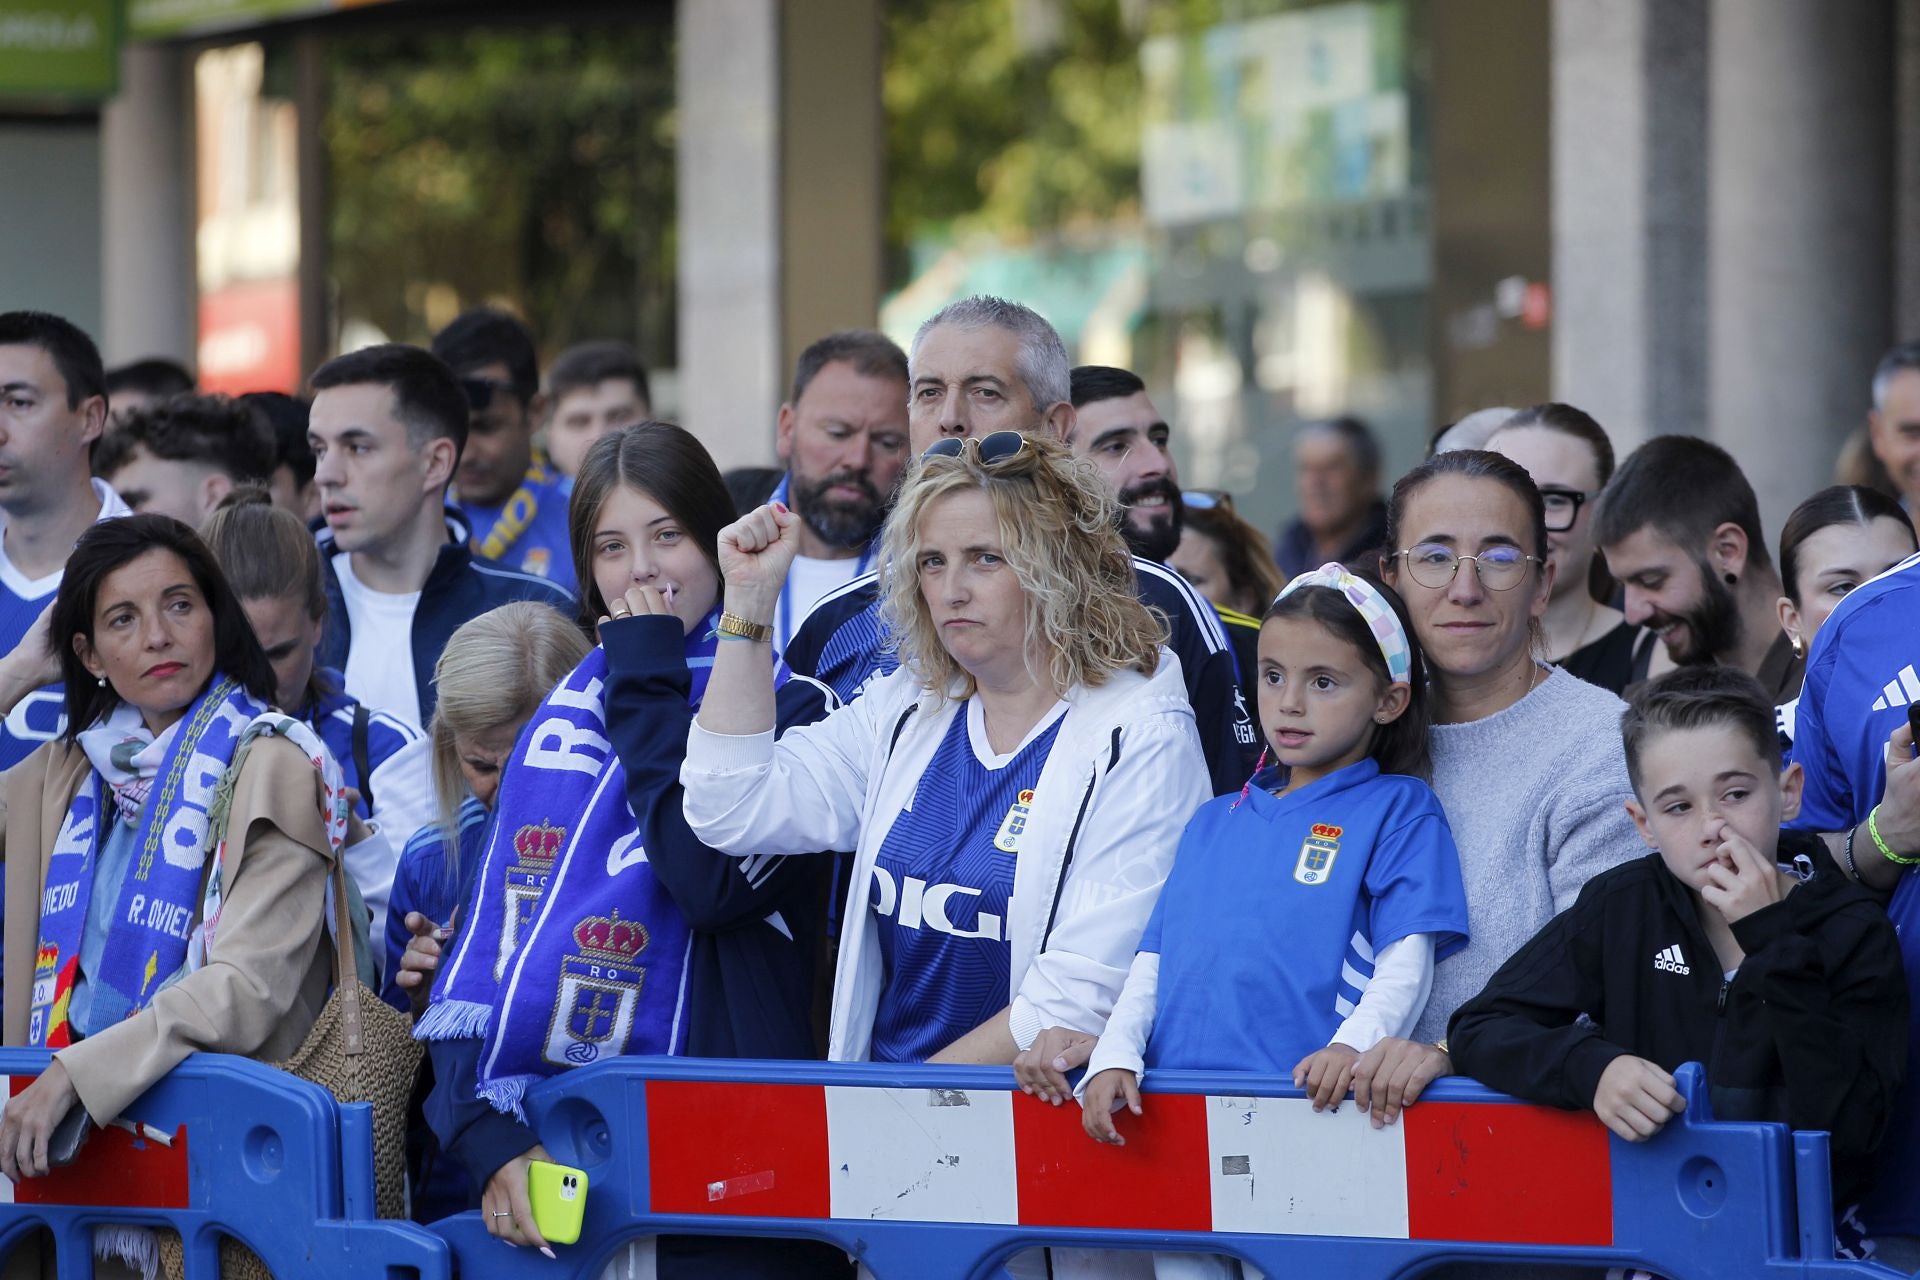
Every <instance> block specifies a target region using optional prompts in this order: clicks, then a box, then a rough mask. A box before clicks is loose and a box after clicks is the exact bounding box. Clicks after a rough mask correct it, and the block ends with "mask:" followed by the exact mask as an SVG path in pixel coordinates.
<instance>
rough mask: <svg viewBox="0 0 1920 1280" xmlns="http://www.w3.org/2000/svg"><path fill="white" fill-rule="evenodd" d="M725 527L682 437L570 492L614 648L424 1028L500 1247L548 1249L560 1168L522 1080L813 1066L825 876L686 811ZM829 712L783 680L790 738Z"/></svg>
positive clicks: (589, 662) (518, 801)
mask: <svg viewBox="0 0 1920 1280" xmlns="http://www.w3.org/2000/svg"><path fill="white" fill-rule="evenodd" d="M732 513H733V504H732V502H731V500H730V499H729V498H728V496H727V490H726V485H725V484H724V483H723V482H722V481H721V478H720V472H719V470H718V468H716V467H715V466H714V465H713V460H712V459H711V458H710V457H709V456H708V455H707V451H706V450H705V449H704V448H703V447H702V446H701V444H700V442H699V441H698V440H696V439H695V438H694V437H693V436H692V435H691V434H690V433H688V432H686V431H683V430H681V429H680V428H679V427H676V426H672V425H670V424H667V423H661V422H649V423H643V424H641V425H639V426H633V427H625V428H622V429H620V430H617V431H614V432H611V433H610V434H608V435H605V436H603V437H601V438H600V440H599V441H597V442H596V443H595V444H594V446H593V447H592V448H591V449H590V450H588V451H587V455H586V457H585V458H584V459H583V460H582V462H581V464H580V471H579V475H578V477H577V478H576V480H575V482H574V489H573V499H572V504H571V507H570V508H569V514H568V522H569V539H568V540H569V542H570V544H571V546H572V548H573V556H574V562H575V566H576V568H577V570H578V573H579V580H580V584H581V588H582V590H581V595H582V598H583V600H584V602H585V611H586V614H587V615H588V618H589V620H590V621H597V624H598V632H599V638H600V643H599V645H598V646H596V647H595V648H594V649H592V650H591V651H589V652H588V654H587V656H586V657H585V658H584V659H583V660H581V662H580V663H579V664H578V665H577V666H576V667H574V668H573V670H572V671H570V672H569V673H568V674H567V675H566V677H565V678H564V679H562V680H561V681H560V683H559V684H558V686H556V687H555V688H554V689H553V690H552V691H551V692H549V693H548V694H547V695H546V699H545V701H544V702H542V703H541V704H540V706H539V707H538V709H536V710H535V711H534V712H533V715H532V717H531V723H530V725H529V727H528V728H527V729H526V730H525V731H524V732H523V733H522V734H521V735H520V737H519V739H518V741H517V743H516V744H515V748H514V751H513V753H512V754H511V756H509V758H508V760H507V763H506V767H505V769H504V771H503V773H502V775H501V778H500V787H499V791H498V794H497V795H496V796H495V798H494V806H493V815H492V820H491V828H490V835H489V836H488V838H487V840H486V842H485V846H484V852H483V853H482V854H481V856H480V861H479V864H478V870H477V871H476V872H475V873H474V878H473V887H472V890H471V892H470V894H469V895H468V897H467V899H466V900H465V901H464V902H463V903H462V905H461V907H460V909H459V912H458V928H457V930H456V931H455V932H454V936H453V941H452V942H451V943H450V944H449V947H448V952H447V955H446V956H445V957H444V959H443V961H442V963H441V964H440V966H439V973H438V977H437V980H436V982H435V986H434V991H433V995H432V999H431V1001H430V1002H429V1004H428V1006H427V1011H426V1014H425V1015H424V1016H423V1017H422V1019H421V1021H420V1024H419V1033H418V1034H419V1036H420V1038H421V1039H423V1040H427V1041H428V1042H429V1047H430V1052H431V1053H432V1058H433V1070H434V1078H435V1084H434V1091H433V1093H432V1095H431V1096H430V1097H429V1098H428V1100H427V1105H426V1115H427V1120H428V1123H429V1124H430V1125H431V1126H432V1127H433V1131H434V1133H435V1135H436V1137H437V1138H438V1139H439V1141H440V1143H441V1146H442V1147H443V1148H444V1149H445V1150H447V1151H449V1152H451V1153H452V1154H453V1155H454V1156H456V1157H457V1158H458V1159H459V1160H460V1161H461V1162H462V1163H463V1164H465V1165H466V1167H467V1169H468V1171H469V1173H470V1174H471V1175H472V1177H473V1179H474V1182H475V1184H476V1185H479V1186H481V1187H483V1188H484V1190H483V1192H482V1195H481V1208H482V1209H483V1210H484V1212H485V1215H486V1225H487V1228H488V1230H489V1231H491V1232H492V1233H493V1234H494V1235H496V1236H498V1237H500V1238H501V1239H502V1240H504V1241H506V1242H507V1243H509V1244H515V1245H531V1246H534V1247H538V1248H545V1247H546V1242H545V1241H544V1240H542V1239H541V1237H540V1234H539V1232H538V1230H537V1229H536V1228H535V1226H534V1223H533V1215H532V1213H531V1211H530V1208H529V1204H528V1200H527V1167H528V1165H529V1164H530V1163H531V1162H532V1161H534V1160H543V1159H546V1158H547V1157H546V1153H545V1151H544V1149H543V1148H541V1146H540V1145H539V1142H538V1140H537V1138H536V1137H535V1135H534V1133H533V1131H532V1130H531V1129H529V1128H528V1127H527V1125H526V1124H525V1122H524V1119H523V1114H522V1110H521V1105H520V1104H521V1098H522V1096H523V1094H524V1093H525V1091H526V1089H527V1087H528V1086H529V1085H531V1084H534V1083H536V1082H538V1081H539V1080H541V1079H544V1078H545V1077H547V1076H551V1075H555V1074H558V1073H559V1072H561V1071H565V1070H567V1069H569V1068H571V1067H576V1066H581V1065H584V1064H586V1063H589V1062H596V1061H599V1060H601V1059H602V1058H611V1057H618V1056H623V1055H629V1054H692V1055H695V1056H699V1057H721V1058H812V1057H817V1056H818V1050H817V1048H816V1047H815V1045H814V1038H813V1025H812V997H813V962H814V957H815V954H816V953H817V950H818V948H819V944H820V941H821V939H820V930H821V925H822V921H823V920H824V918H825V911H824V905H825V891H826V878H825V872H826V862H825V860H824V859H806V858H795V859H785V858H772V857H766V858H752V859H748V860H745V861H742V860H739V859H735V858H730V857H727V856H724V855H722V854H720V853H717V852H715V851H714V850H712V849H709V848H708V847H707V846H706V845H704V844H702V843H701V842H700V840H699V839H698V838H697V837H696V836H695V835H694V834H693V833H692V832H691V831H690V830H689V829H688V827H687V821H686V819H685V817H683V816H682V813H681V787H680V765H681V761H682V759H683V758H684V756H685V754H686V749H687V731H688V728H689V727H690V725H691V724H692V721H693V716H694V712H695V711H696V710H697V709H698V708H699V707H700V705H701V701H702V698H703V696H705V694H706V693H707V688H708V676H709V675H710V674H711V672H712V670H713V662H714V651H715V649H716V647H717V646H718V642H719V636H718V628H719V625H720V593H721V585H722V584H721V577H720V566H719V558H718V555H717V549H716V541H717V538H718V534H719V531H720V528H721V526H722V525H724V524H726V523H727V522H728V521H729V520H730V519H731V518H732ZM830 699H831V695H829V694H827V693H826V692H825V690H824V689H823V688H822V687H821V686H819V685H816V684H814V683H813V682H811V681H805V680H798V679H796V680H792V681H787V682H784V683H783V684H782V685H781V687H780V689H779V692H778V697H777V701H778V715H777V722H778V723H777V727H778V728H780V729H785V728H786V727H787V726H789V725H793V724H802V723H805V722H807V721H810V720H813V719H817V718H818V717H819V716H821V715H822V714H824V713H825V712H826V710H827V707H828V704H829V701H830ZM442 923H446V922H442ZM423 945H424V944H423ZM643 951H644V953H645V954H644V956H643V955H642V954H641V953H642V952H643ZM583 956H584V957H585V958H584V959H583V958H582V957H583ZM588 964H591V965H593V966H595V978H594V981H593V982H592V983H591V984H583V983H581V982H579V981H578V980H577V975H578V974H579V973H580V972H581V969H582V967H583V966H585V965H588ZM657 1265H658V1268H659V1273H660V1274H661V1275H663V1276H666V1275H676V1276H677V1275H688V1276H692V1275H728V1276H740V1277H754V1276H811V1275H845V1274H846V1272H847V1263H846V1256H845V1254H843V1253H840V1252H839V1251H837V1250H834V1249H830V1248H827V1247H825V1246H818V1245H807V1244H803V1243H794V1242H786V1241H777V1242H776V1241H760V1240H752V1239H745V1240H725V1239H718V1238H715V1239H707V1238H695V1237H684V1236H680V1237H676V1236H667V1237H662V1238H661V1239H660V1240H659V1241H658V1260H657Z"/></svg>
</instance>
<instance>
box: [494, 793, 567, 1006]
mask: <svg viewBox="0 0 1920 1280" xmlns="http://www.w3.org/2000/svg"><path fill="white" fill-rule="evenodd" d="M566 841H567V831H566V828H565V827H556V826H554V825H552V824H551V823H547V822H542V823H540V824H539V825H538V826H536V825H534V824H533V823H528V824H527V825H526V826H524V827H521V828H520V829H519V830H518V831H516V832H514V833H513V863H512V865H510V866H508V868H507V872H506V886H505V890H506V901H507V910H506V914H505V916H504V917H503V918H502V919H501V921H500V946H499V949H498V951H497V952H496V954H495V956H494V960H493V980H494V981H495V982H498V981H500V979H501V977H502V976H504V975H505V973H506V971H507V962H508V961H509V960H511V959H513V953H514V952H515V951H516V950H518V949H519V946H520V939H521V937H522V936H524V934H525V933H526V931H527V930H528V929H529V928H531V927H532V925H533V915H534V912H536V911H538V910H539V909H540V897H541V895H542V894H544V893H546V891H547V883H548V881H550V880H552V879H553V860H554V859H555V858H556V857H558V856H559V855H560V847H561V846H562V845H563V844H565V843H566Z"/></svg>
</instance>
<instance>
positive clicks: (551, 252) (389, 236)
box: [324, 15, 674, 365]
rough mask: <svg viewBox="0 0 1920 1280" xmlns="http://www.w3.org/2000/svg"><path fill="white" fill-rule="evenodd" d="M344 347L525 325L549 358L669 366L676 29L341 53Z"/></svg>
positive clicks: (447, 36)
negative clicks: (488, 307) (374, 335)
mask: <svg viewBox="0 0 1920 1280" xmlns="http://www.w3.org/2000/svg"><path fill="white" fill-rule="evenodd" d="M329 59H330V65H329V68H328V84H329V106H328V111H327V116H326V121H325V125H324V129H325V140H326V150H327V159H328V164H329V168H330V182H329V185H330V190H331V195H332V208H331V211H330V212H331V226H330V236H331V241H332V246H331V268H332V275H333V282H334V288H335V297H334V317H335V332H336V335H337V334H338V331H339V328H340V326H342V325H344V324H348V323H352V322H355V321H360V322H365V323H369V324H372V325H374V326H377V327H378V328H379V329H380V330H381V331H382V332H384V333H386V334H387V335H388V336H389V337H391V338H393V339H395V340H402V341H414V342H422V341H425V340H426V339H427V338H428V337H429V336H430V335H431V333H432V332H433V330H434V329H435V328H437V327H438V326H439V325H442V324H444V323H445V322H446V321H447V320H448V319H450V318H451V317H452V315H453V314H454V313H456V312H457V311H458V310H460V309H461V308H464V307H469V306H473V305H475V304H478V303H483V302H491V303H499V304H505V305H506V306H508V307H509V308H511V309H513V310H515V311H518V312H519V313H521V314H522V315H523V316H525V318H526V319H527V321H528V323H529V324H530V325H531V326H532V327H533V330H534V333H535V335H536V337H537V338H538V339H539V342H540V345H541V347H542V350H543V352H544V353H545V354H546V355H548V356H551V355H553V354H554V353H557V352H558V351H559V350H560V349H561V348H562V347H565V346H567V345H569V344H570V343H573V342H578V341H581V340H582V339H586V338H621V339H625V340H627V341H630V342H634V343H635V344H636V345H637V346H638V347H639V349H640V352H641V354H642V356H643V357H645V358H646V359H647V360H648V361H649V362H651V363H653V364H656V365H671V364H673V363H674V159H673V132H674V119H673V107H674V98H673V48H672V30H671V23H670V22H669V21H667V20H665V19H664V18H649V17H647V16H645V15H642V16H641V17H638V18H636V20H634V21H632V22H627V23H622V24H620V25H609V26H597V27H595V26H569V27H561V26H557V25H556V26H552V27H506V28H494V29H489V28H485V27H480V28H472V29H468V30H442V31H424V30H423V31H401V32H388V33H373V34H368V35H363V36H349V37H346V38H343V39H340V40H336V41H332V42H330V44H329Z"/></svg>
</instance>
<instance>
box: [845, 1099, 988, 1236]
mask: <svg viewBox="0 0 1920 1280" xmlns="http://www.w3.org/2000/svg"><path fill="white" fill-rule="evenodd" d="M826 1095H827V1097H826V1102H827V1157H828V1158H827V1167H828V1169H829V1171H830V1173H829V1180H830V1188H831V1198H832V1206H833V1209H832V1213H833V1216H834V1217H836V1218H888V1219H900V1220H912V1221H917V1222H996V1223H1006V1224H1012V1223H1016V1222H1018V1221H1019V1220H1020V1206H1019V1190H1018V1185H1017V1180H1016V1178H1015V1176H1014V1158H1013V1095H1012V1094H1010V1093H1007V1092H1004V1091H1002V1090H977V1089H875V1088H839V1087H834V1086H829V1087H828V1088H827V1090H826Z"/></svg>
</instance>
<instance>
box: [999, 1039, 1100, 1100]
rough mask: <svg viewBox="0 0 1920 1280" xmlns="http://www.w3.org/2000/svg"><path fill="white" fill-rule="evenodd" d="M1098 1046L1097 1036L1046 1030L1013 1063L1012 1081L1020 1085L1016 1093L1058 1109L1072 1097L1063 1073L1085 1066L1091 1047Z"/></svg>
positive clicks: (1071, 1091) (1091, 1051) (1090, 1055)
mask: <svg viewBox="0 0 1920 1280" xmlns="http://www.w3.org/2000/svg"><path fill="white" fill-rule="evenodd" d="M1099 1043H1100V1037H1099V1036H1090V1035H1088V1034H1087V1033H1086V1032H1084V1031H1075V1030H1074V1029H1073V1028H1071V1027H1048V1028H1047V1029H1046V1030H1045V1031H1042V1032H1041V1033H1040V1036H1039V1038H1038V1039H1036V1040H1035V1041H1034V1042H1033V1044H1032V1045H1031V1046H1030V1047H1028V1048H1027V1049H1026V1050H1025V1051H1024V1052H1022V1053H1021V1054H1020V1055H1019V1056H1018V1057H1016V1058H1015V1059H1014V1060H1013V1078H1014V1079H1015V1080H1018V1081H1019V1082H1020V1092H1022V1093H1030V1094H1032V1095H1033V1096H1034V1097H1036V1098H1038V1099H1040V1101H1042V1102H1051V1103H1052V1104H1053V1105H1054V1106H1056V1107H1057V1106H1059V1105H1060V1104H1061V1103H1063V1102H1065V1101H1066V1100H1067V1099H1068V1098H1070V1097H1072V1096H1073V1090H1072V1088H1070V1087H1069V1086H1068V1084H1067V1072H1069V1071H1072V1070H1073V1069H1074V1068H1076V1067H1083V1066H1085V1065H1086V1063H1087V1059H1088V1058H1091V1057H1092V1056H1093V1046H1095V1045H1096V1044H1099Z"/></svg>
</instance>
